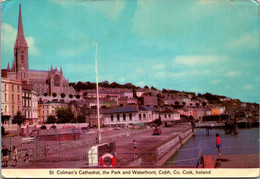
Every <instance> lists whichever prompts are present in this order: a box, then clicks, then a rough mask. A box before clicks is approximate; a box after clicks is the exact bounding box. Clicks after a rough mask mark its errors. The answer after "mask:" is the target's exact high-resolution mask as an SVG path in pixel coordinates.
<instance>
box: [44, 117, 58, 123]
mask: <svg viewBox="0 0 260 179" xmlns="http://www.w3.org/2000/svg"><path fill="white" fill-rule="evenodd" d="M56 122H57V120H56V117H55V116H53V115H50V116H48V118H47V121H46V123H47V124H54V123H56Z"/></svg>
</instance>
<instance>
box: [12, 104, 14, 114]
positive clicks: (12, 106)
mask: <svg viewBox="0 0 260 179" xmlns="http://www.w3.org/2000/svg"><path fill="white" fill-rule="evenodd" d="M12 114H13V115H14V106H12Z"/></svg>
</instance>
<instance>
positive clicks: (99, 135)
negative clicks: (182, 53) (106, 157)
mask: <svg viewBox="0 0 260 179" xmlns="http://www.w3.org/2000/svg"><path fill="white" fill-rule="evenodd" d="M95 62H96V88H97V118H98V143H99V144H100V143H101V132H100V116H99V92H98V68H97V43H96V58H95Z"/></svg>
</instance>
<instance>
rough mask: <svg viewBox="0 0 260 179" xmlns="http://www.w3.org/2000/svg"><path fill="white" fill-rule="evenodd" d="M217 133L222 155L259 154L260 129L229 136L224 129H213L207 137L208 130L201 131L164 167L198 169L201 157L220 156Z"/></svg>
mask: <svg viewBox="0 0 260 179" xmlns="http://www.w3.org/2000/svg"><path fill="white" fill-rule="evenodd" d="M216 133H218V134H219V135H220V138H221V153H222V155H232V154H259V128H249V129H248V128H247V129H239V133H238V134H237V135H230V134H229V135H227V134H225V133H224V130H223V129H211V130H210V134H209V135H206V129H200V130H198V131H197V132H196V133H195V135H194V136H193V137H191V138H190V139H189V140H188V141H187V142H186V143H185V144H183V145H182V147H181V148H180V149H179V150H178V151H176V152H175V153H174V154H173V155H172V156H171V157H170V158H169V159H168V160H167V161H166V162H165V164H164V165H165V166H166V167H167V166H184V167H185V166H188V167H196V166H197V163H198V159H199V158H200V156H202V155H218V150H217V147H216ZM256 160H258V159H256Z"/></svg>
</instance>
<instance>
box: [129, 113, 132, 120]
mask: <svg viewBox="0 0 260 179" xmlns="http://www.w3.org/2000/svg"><path fill="white" fill-rule="evenodd" d="M129 119H130V121H132V113H130V114H129Z"/></svg>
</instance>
